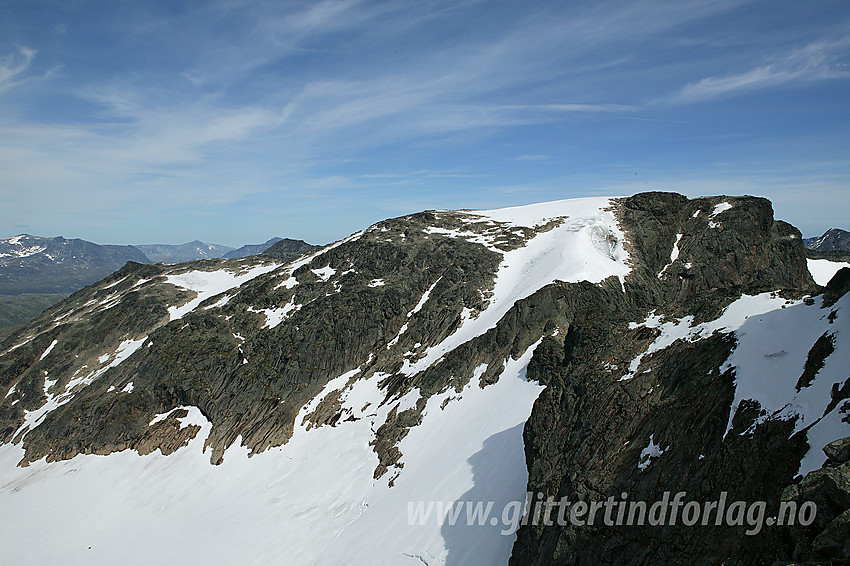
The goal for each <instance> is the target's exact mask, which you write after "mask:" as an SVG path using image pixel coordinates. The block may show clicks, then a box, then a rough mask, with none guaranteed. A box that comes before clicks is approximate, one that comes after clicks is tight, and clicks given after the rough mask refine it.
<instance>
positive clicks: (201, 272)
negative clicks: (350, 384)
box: [0, 193, 850, 565]
mask: <svg viewBox="0 0 850 566" xmlns="http://www.w3.org/2000/svg"><path fill="white" fill-rule="evenodd" d="M614 213H615V215H616V216H617V218H618V220H619V223H620V225H621V227H622V229H623V231H624V232H625V236H626V240H625V242H622V241H618V240H617V237H616V235H614V234H611V233H609V234H605V235H604V237H602V238H601V240H604V242H607V244H609V245H610V246H611V247H612V249H613V248H615V247H617V246H620V247H622V246H623V245H625V248H626V249H627V250H628V253H629V258H630V267H631V272H630V273H629V274H628V275H627V276H626V277H625V281H624V283H623V284H621V282H620V280H619V279H618V278H617V277H613V276H612V277H608V278H607V279H604V280H603V281H601V282H599V283H590V282H578V283H575V282H574V283H564V282H555V283H552V284H549V285H545V286H543V287H542V288H540V289H539V290H538V291H536V292H534V293H532V294H531V295H530V296H527V297H525V298H523V299H521V300H519V301H517V302H516V303H515V304H513V306H512V307H511V308H510V309H508V310H506V312H505V313H504V315H503V316H501V317H500V318H499V319H498V320H496V321H494V325H493V326H492V327H491V328H490V329H489V330H487V331H486V332H483V333H481V334H478V335H476V336H474V337H472V338H471V339H469V340H467V341H464V342H461V343H459V344H457V345H456V346H455V347H453V348H452V349H450V350H447V351H446V352H445V353H443V354H442V355H440V356H439V357H434V359H433V360H432V359H431V358H428V356H429V348H433V347H435V346H437V345H438V344H441V343H443V341H444V340H446V339H447V338H449V337H450V336H452V335H453V333H454V332H455V331H456V330H457V329H458V328H460V327H461V326H462V325H463V324H464V322H465V321H468V320H470V318H474V317H476V316H478V315H479V314H480V313H482V312H485V311H486V310H487V308H488V306H490V305H491V303H492V301H493V297H492V294H493V286H494V280H495V278H496V274H497V272H498V270H499V266H500V261H501V259H502V252H507V251H510V250H514V249H518V248H520V247H522V246H523V245H524V244H525V243H526V242H527V241H528V240H529V239H530V238H532V237H534V236H536V235H539V234H544V233H546V232H547V231H549V230H552V229H553V228H555V227H556V226H559V225H560V224H561V223H563V222H565V221H567V220H568V219H566V220H565V219H563V218H554V219H552V220H551V221H550V222H548V223H546V224H543V225H539V226H537V227H536V228H533V229H532V228H518V227H516V226H508V225H506V224H503V223H500V222H494V221H485V220H484V219H482V218H481V217H477V216H475V215H474V214H472V213H466V212H424V213H420V214H415V215H411V216H406V217H403V218H397V219H392V220H387V221H385V222H381V223H379V224H376V225H375V226H373V227H371V228H370V229H367V230H364V231H363V232H361V233H358V234H355V235H354V236H352V237H350V238H347V239H346V240H343V241H341V242H339V243H337V244H335V245H333V246H330V247H327V248H324V249H323V250H320V251H313V252H312V255H309V256H306V257H305V258H303V259H300V260H297V261H294V262H293V263H288V264H287V263H285V262H284V261H285V260H281V259H276V256H275V253H274V248H275V246H272V248H270V249H269V250H267V252H266V255H267V256H270V257H262V256H256V257H253V258H246V259H243V260H205V261H201V262H193V263H190V264H182V265H176V266H163V265H141V264H133V263H131V264H128V265H127V266H126V267H125V268H124V269H122V270H121V271H119V272H117V273H115V274H114V275H112V276H110V277H109V278H108V279H106V280H104V281H102V282H100V283H98V284H95V285H92V286H90V287H87V288H85V289H83V290H81V291H79V292H77V293H75V294H74V295H72V296H71V297H69V298H68V299H67V300H66V301H64V302H62V303H60V304H59V305H56V306H54V307H52V308H51V309H48V311H46V312H45V313H44V314H43V315H42V316H40V317H39V318H38V319H37V320H35V321H34V322H33V323H31V324H30V325H28V326H27V327H25V328H23V329H21V330H19V331H17V332H16V333H15V334H14V335H12V336H11V337H9V338H8V339H7V340H6V341H5V342H3V344H2V345H0V391H8V394H6V397H5V398H4V399H3V400H2V401H0V442H3V443H8V442H13V443H22V446H23V447H24V448H25V450H26V452H25V456H24V459H23V461H22V462H21V465H27V464H28V463H29V462H33V461H35V460H38V459H40V458H43V457H46V458H47V460H48V461H51V460H57V459H68V458H71V457H73V456H74V455H76V454H79V453H87V454H89V453H96V454H106V453H110V452H114V451H120V450H126V449H134V450H137V451H138V452H140V453H142V454H146V453H149V452H152V451H154V450H156V449H157V448H159V449H160V450H161V451H162V452H163V454H168V453H171V452H173V451H175V450H177V449H179V448H180V447H181V446H183V445H185V444H186V443H187V442H188V441H189V440H190V439H191V438H193V437H194V436H195V435H196V434H197V433H198V430H199V429H200V427H197V426H187V427H184V428H181V427H180V426H179V423H178V422H177V419H178V418H180V417H181V416H182V415H180V414H177V413H178V412H179V411H178V412H175V413H172V414H171V416H169V417H168V418H165V419H161V420H159V421H158V422H155V423H153V424H151V423H152V421H154V417H155V415H158V414H163V413H166V412H168V411H171V410H172V409H175V408H177V407H180V406H195V407H198V408H199V409H200V411H201V412H202V413H203V415H204V416H205V417H206V418H207V419H208V420H209V421H210V422H211V423H212V425H213V427H212V432H211V433H210V436H209V437H208V438H207V440H206V444H207V446H209V447H210V448H211V460H212V462H213V463H217V462H220V461H221V458H222V455H223V453H224V450H225V449H226V448H227V447H228V446H230V445H231V444H233V443H234V442H236V441H237V439H238V438H241V443H242V444H243V445H245V446H247V447H248V448H249V449H250V450H251V451H252V452H253V453H256V452H261V451H263V450H266V449H268V448H269V447H271V446H277V445H280V444H283V443H286V442H287V440H288V439H289V438H290V435H291V434H292V431H293V427H294V425H295V424H296V423H295V418H296V416H297V415H298V413H299V411H300V409H301V408H302V407H304V406H305V404H307V403H308V402H309V401H310V400H312V399H314V398H315V397H316V396H317V395H318V394H319V392H321V391H322V389H323V388H324V387H325V386H326V385H327V384H328V382H329V381H330V380H331V379H332V378H334V377H337V376H340V375H342V374H345V373H346V372H352V373H351V375H352V377H351V380H352V381H353V380H358V379H366V378H370V377H373V376H378V377H380V382H379V383H380V391H381V395H382V396H383V401H381V404H384V403H388V402H389V401H391V400H395V399H399V398H401V397H403V396H404V395H406V394H407V393H408V392H410V391H412V390H413V389H414V388H416V389H418V391H419V393H420V396H419V398H418V400H417V401H416V403H415V406H412V407H409V408H407V409H405V410H400V411H398V412H396V411H395V410H393V411H391V412H390V414H389V417H388V418H387V420H386V422H384V423H382V424H381V426H380V427H378V428H377V430H375V431H374V438H373V440H372V448H373V449H374V450H375V452H376V453H377V455H378V461H379V465H378V466H377V468H376V469H375V470H374V476H375V477H376V478H380V477H383V476H385V475H387V474H389V476H388V477H390V478H394V477H396V475H397V474H398V473H399V472H400V470H401V468H402V467H403V465H404V455H403V454H402V453H401V452H400V450H399V448H398V445H399V442H400V441H401V440H402V439H403V438H405V436H406V435H407V434H408V433H409V431H410V430H411V429H412V428H413V427H416V426H418V424H419V423H420V422H421V419H422V412H423V409H424V407H425V404H426V402H427V399H428V398H429V397H430V396H432V395H434V394H436V393H439V392H443V391H446V390H447V389H448V388H451V387H455V388H456V389H457V388H458V387H460V386H463V385H464V384H466V383H467V382H468V381H469V380H470V379H471V378H472V376H473V374H474V370H475V368H478V367H481V366H482V364H486V370H484V373H483V374H482V375H481V376H480V379H481V384H482V386H486V385H487V384H488V383H495V382H496V381H498V380H499V377H500V375H501V373H502V371H503V369H504V367H505V363H506V360H510V359H511V358H513V359H517V358H518V357H519V356H520V355H521V354H522V353H523V352H525V351H526V350H527V349H528V348H529V347H530V346H531V345H533V344H535V343H537V342H538V341H540V343H539V346H538V347H537V349H536V350H535V353H534V355H533V357H532V359H531V362H530V364H529V366H528V376H529V378H531V379H534V380H538V381H539V382H540V383H541V384H544V385H545V386H546V389H545V390H544V391H543V393H542V394H541V395H540V397H539V398H538V400H537V402H536V404H535V406H534V410H533V412H532V415H531V418H530V419H529V421H528V423H527V424H526V428H525V433H524V436H525V447H526V458H527V465H528V471H529V480H528V485H529V490H531V491H534V492H535V493H543V494H544V495H545V496H553V497H554V498H555V499H556V500H559V499H561V498H562V497H568V498H570V499H571V500H573V501H575V500H577V499H584V500H604V499H605V498H607V497H608V496H611V495H613V496H615V497H620V494H621V493H622V492H627V493H628V494H629V498H630V499H632V500H636V499H644V500H648V501H654V500H656V499H659V498H660V497H661V494H662V493H663V492H664V491H673V492H676V491H687V492H688V494H689V496H690V498H692V499H702V500H714V499H717V496H718V494H719V493H720V492H721V491H726V492H728V497H729V499H730V500H747V501H754V500H764V501H768V502H771V504H772V505H775V504H776V503H778V501H779V499H780V495H781V494H782V493H783V490H784V489H785V488H787V487H788V486H789V485H796V483H795V481H796V480H798V479H799V478H796V479H795V476H796V475H797V471H798V469H799V466H800V461H801V458H803V456H804V455H805V454H806V453H807V452H808V449H809V445H808V437H807V433H806V430H802V431H798V430H795V421H794V420H793V419H788V418H778V417H777V418H773V417H772V416H771V415H769V414H767V412H766V410H765V409H764V408H762V407H760V406H759V405H758V403H755V402H753V403H747V402H742V403H741V405H739V406H738V407H737V411H735V412H734V418H733V419H732V422H731V430H729V431H728V433H727V421H728V420H729V415H730V412H732V411H733V404H734V403H735V402H736V388H735V380H736V373H735V369H734V368H733V367H728V364H726V361H727V360H728V359H729V358H730V355H731V354H732V353H733V352H734V350H735V348H736V338H735V336H734V335H733V334H732V333H731V332H723V331H717V332H713V331H711V332H710V331H706V333H705V334H697V333H696V331H694V332H693V333H691V334H690V335H689V338H688V339H679V340H670V341H669V342H670V343H669V344H668V343H666V342H665V343H664V344H662V345H659V346H658V347H655V346H654V345H656V344H658V342H657V340H659V338H660V337H661V336H662V330H661V329H660V327H659V325H658V324H655V325H653V324H649V323H648V321H649V320H650V317H651V316H654V317H658V320H663V321H678V322H677V324H684V323H682V322H681V321H686V325H687V326H688V327H689V328H695V329H696V328H701V327H700V326H699V325H700V324H706V325H707V326H706V327H705V328H709V329H710V325H709V323H710V322H711V321H714V320H715V319H717V318H718V317H719V316H721V314H722V313H724V309H725V308H726V307H728V306H729V305H730V304H732V303H733V302H735V301H737V300H738V299H740V298H741V296H742V294H746V295H758V294H760V293H776V294H777V296H779V295H781V296H782V297H783V298H786V299H788V301H789V303H788V304H789V305H790V304H792V303H791V301H792V300H798V299H802V298H803V297H804V296H805V295H808V294H814V293H817V292H819V291H820V289H818V288H817V286H816V285H815V284H814V282H813V281H812V280H811V277H810V275H809V273H808V271H807V268H806V258H805V253H804V247H803V243H802V240H801V236H800V233H799V232H798V231H797V230H796V229H795V228H793V227H792V226H790V225H788V224H786V223H784V222H780V221H775V220H774V219H773V211H772V208H771V205H770V203H769V202H768V201H766V200H764V199H760V198H752V197H716V198H702V199H693V200H688V199H687V198H685V197H683V196H681V195H676V194H670V193H646V194H641V195H636V196H634V197H630V198H626V199H622V200H620V201H618V202H617V203H616V204H615V206H614ZM449 231H455V232H458V231H459V232H462V233H463V234H465V236H464V237H447V236H444V234H445V233H447V232H449ZM604 242H603V243H604ZM277 246H278V247H279V245H277ZM283 251H286V250H283ZM288 259H289V258H287V260H288ZM239 277H244V279H245V280H244V282H242V283H239V281H241V280H240V279H239ZM199 278H200V279H204V278H207V279H210V280H211V281H212V280H216V281H218V280H219V279H221V278H225V279H227V278H230V279H228V280H230V281H232V284H229V286H228V285H219V286H218V287H216V285H217V284H216V285H214V284H212V283H210V284H208V285H207V287H208V288H210V289H213V288H214V289H215V291H209V292H207V291H198V290H193V285H195V281H197V280H198V279H199ZM201 287H203V286H200V287H198V289H201ZM839 287H840V288H839ZM845 287H846V285H845V286H843V287H841V286H840V285H839V286H835V287H834V289H833V290H832V291H831V293H832V295H835V297H834V300H833V303H834V302H835V301H837V300H839V299H840V297H841V296H843V293H844V291H846V289H845ZM842 289H843V290H842ZM429 296H430V299H428V300H427V301H423V297H425V298H428V297H429ZM776 300H779V299H776ZM192 301H194V302H192ZM187 304H188V306H189V308H185V309H183V310H181V307H180V305H187ZM794 304H797V305H802V303H799V302H798V303H794ZM191 307H194V308H191ZM812 308H818V307H817V305H816V306H814V307H812ZM827 310H828V309H827ZM827 310H825V311H824V313H825V314H824V316H826V315H827V314H829V313H828V312H827ZM830 316H839V317H841V316H845V315H844V314H842V313H839V314H838V315H830ZM689 317H690V318H689ZM824 324H827V323H824ZM661 346H664V347H661ZM632 366H635V367H632ZM815 373H816V372H815ZM845 389H850V388H848V387H845V388H844V389H840V390H836V391H835V393H834V395H833V397H832V401H834V403H832V408H831V409H829V410H830V411H841V410H844V408H845V407H846V405H844V404H842V403H843V401H844V399H845V398H846V397H847V396H848V395H850V391H845ZM458 390H459V389H458ZM119 393H120V394H119ZM340 393H341V390H338V391H336V393H334V392H332V393H330V394H328V395H327V396H325V397H324V398H323V399H322V401H321V403H319V404H318V406H317V407H316V408H315V410H314V411H312V412H311V413H310V414H309V415H307V417H306V419H305V420H307V421H308V422H309V424H310V426H334V425H335V424H337V423H340V422H344V421H346V420H347V419H354V418H358V417H356V416H355V415H353V414H351V413H350V412H347V410H346V409H344V408H343V404H342V403H341V402H340V399H339V396H340ZM744 401H746V399H744ZM824 404H826V403H824ZM809 426H811V425H809ZM742 433H743V434H742ZM648 440H651V442H652V443H655V444H657V445H658V446H660V447H663V453H662V454H660V455H659V456H658V457H656V458H653V459H652V461H651V465H646V466H642V464H643V463H644V456H643V450H642V449H643V448H644V447H646V446H647V441H648ZM390 481H392V479H391V480H390ZM824 528H825V527H824ZM744 530H745V529H744V528H734V527H733V528H729V527H717V528H714V527H705V528H697V529H693V528H686V527H682V526H678V527H677V526H673V527H669V528H668V527H663V528H659V527H618V528H616V529H612V528H607V527H604V526H597V527H580V528H579V527H569V526H565V527H562V526H559V525H552V526H546V525H527V526H523V527H521V528H520V530H519V532H518V537H517V541H516V544H515V545H514V550H513V558H512V563H513V564H608V563H610V564H668V563H669V564H679V563H681V562H683V561H685V560H690V561H693V562H694V563H697V564H720V563H724V562H725V563H726V564H729V565H732V564H770V563H772V562H773V561H774V560H781V559H785V558H787V559H789V560H790V559H791V558H792V557H796V556H795V552H797V555H800V556H802V554H800V553H801V552H802V551H799V552H798V551H796V550H795V548H796V547H795V545H794V543H793V540H798V539H799V540H804V543H801V544H802V545H803V546H805V540H809V539H806V538H805V536H803V535H800V534H799V533H798V534H797V535H793V536H797V539H793V536H792V534H793V533H784V534H783V532H780V533H778V531H770V532H768V531H765V533H764V534H762V535H756V536H748V535H745V534H744ZM777 533H778V534H777ZM792 539H793V540H792Z"/></svg>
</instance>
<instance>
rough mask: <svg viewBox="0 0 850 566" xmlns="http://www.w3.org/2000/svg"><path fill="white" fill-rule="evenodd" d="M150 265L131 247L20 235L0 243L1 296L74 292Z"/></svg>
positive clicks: (59, 237)
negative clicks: (132, 265) (127, 268)
mask: <svg viewBox="0 0 850 566" xmlns="http://www.w3.org/2000/svg"><path fill="white" fill-rule="evenodd" d="M128 261H135V262H137V263H150V260H148V258H147V256H145V254H144V253H142V252H141V251H140V250H139V249H138V248H136V247H134V246H110V245H99V244H94V243H92V242H87V241H85V240H80V239H76V238H75V239H73V240H69V239H66V238H63V237H61V236H58V237H56V238H41V237H38V236H30V235H28V234H22V235H20V236H15V237H12V238H4V239H2V240H0V295H19V294H22V293H73V292H74V291H77V290H79V289H82V288H83V287H85V286H86V285H90V284H91V283H94V282H95V281H99V280H101V279H103V278H104V277H106V276H107V275H109V274H110V273H112V272H114V271H116V270H117V269H121V267H123V266H124V264H125V263H127V262H128Z"/></svg>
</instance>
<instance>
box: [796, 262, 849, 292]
mask: <svg viewBox="0 0 850 566" xmlns="http://www.w3.org/2000/svg"><path fill="white" fill-rule="evenodd" d="M806 262H807V263H808V265H809V273H811V274H812V279H814V280H815V283H817V284H818V285H823V286H826V284H827V283H829V280H830V279H832V276H833V275H835V274H836V273H837V272H838V270H839V269H841V268H842V267H850V263H847V262H845V261H830V260H828V259H808V260H806Z"/></svg>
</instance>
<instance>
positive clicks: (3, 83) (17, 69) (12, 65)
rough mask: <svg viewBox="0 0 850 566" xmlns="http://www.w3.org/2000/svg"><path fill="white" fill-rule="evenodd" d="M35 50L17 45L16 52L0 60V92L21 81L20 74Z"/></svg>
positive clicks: (29, 61)
mask: <svg viewBox="0 0 850 566" xmlns="http://www.w3.org/2000/svg"><path fill="white" fill-rule="evenodd" d="M35 55H36V51H35V50H34V49H30V48H28V47H19V48H18V52H17V53H16V54H9V55H7V56H6V57H4V58H3V60H2V61H0V93H2V92H4V91H7V90H9V89H11V88H13V87H15V86H17V85H18V84H20V83H21V82H22V79H21V76H22V75H23V74H24V73H25V72H26V70H27V69H28V68H29V66H30V64H31V63H32V61H33V59H35Z"/></svg>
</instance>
